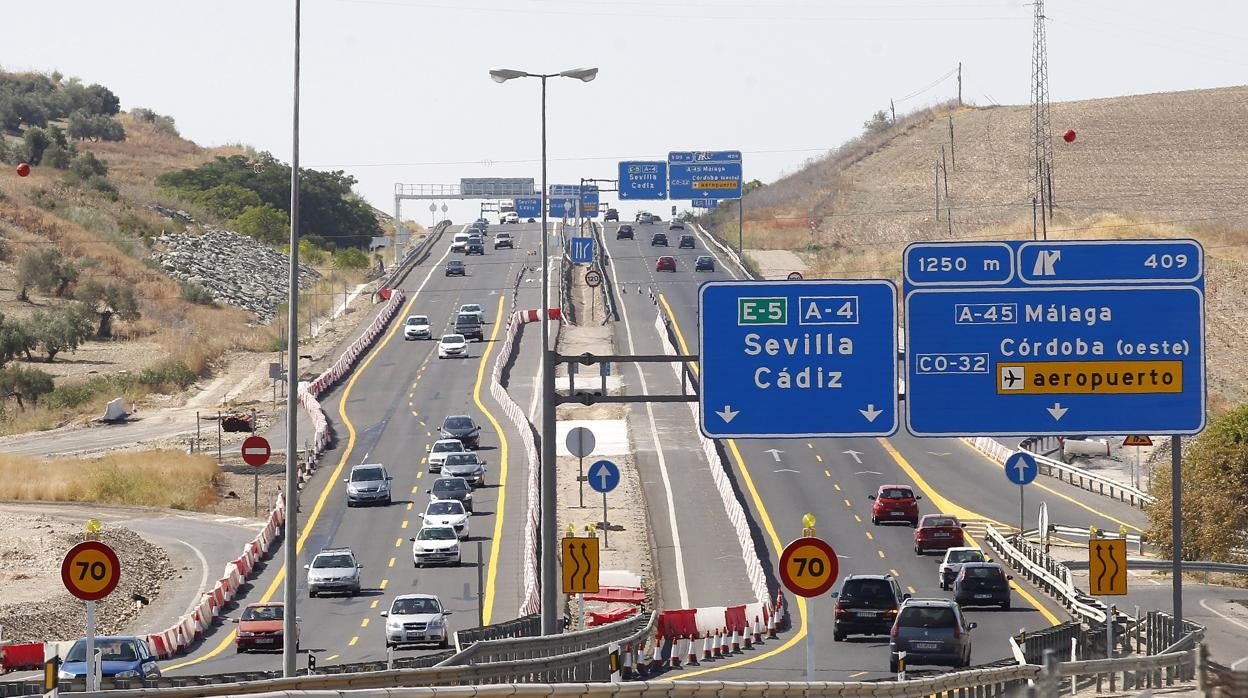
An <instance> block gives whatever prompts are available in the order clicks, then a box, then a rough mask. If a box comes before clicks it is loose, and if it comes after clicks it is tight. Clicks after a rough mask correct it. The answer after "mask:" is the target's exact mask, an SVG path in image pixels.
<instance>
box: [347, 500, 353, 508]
mask: <svg viewBox="0 0 1248 698" xmlns="http://www.w3.org/2000/svg"><path fill="white" fill-rule="evenodd" d="M353 506H355V502H353V501H351V500H350V499H348V500H347V508H348V509H350V508H351V507H353Z"/></svg>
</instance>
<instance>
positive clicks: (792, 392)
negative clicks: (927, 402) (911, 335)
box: [698, 280, 899, 438]
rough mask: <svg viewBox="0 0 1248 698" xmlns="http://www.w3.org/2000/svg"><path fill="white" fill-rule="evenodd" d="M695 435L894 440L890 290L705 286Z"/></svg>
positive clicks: (867, 284)
mask: <svg viewBox="0 0 1248 698" xmlns="http://www.w3.org/2000/svg"><path fill="white" fill-rule="evenodd" d="M698 302H699V308H698V317H699V323H698V330H699V335H698V337H699V342H700V344H699V346H700V347H701V357H700V360H699V362H700V364H701V369H702V383H701V390H700V391H699V407H700V409H701V417H702V418H701V425H702V433H703V434H705V435H706V436H708V437H710V438H733V437H736V438H743V437H745V438H773V437H781V438H783V437H825V436H826V437H838V436H887V435H889V434H892V433H893V432H895V431H896V430H897V425H898V421H899V420H898V414H897V378H898V375H897V349H896V347H897V343H896V337H897V288H896V286H894V285H893V283H892V282H891V281H883V280H855V281H846V280H823V281H710V282H707V283H704V284H702V287H701V288H700V289H699V293H698Z"/></svg>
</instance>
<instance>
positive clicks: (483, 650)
mask: <svg viewBox="0 0 1248 698" xmlns="http://www.w3.org/2000/svg"><path fill="white" fill-rule="evenodd" d="M658 617H659V616H658V614H657V613H653V612H652V613H650V614H649V615H648V616H639V615H634V616H630V617H628V618H625V619H624V620H618V621H616V622H614V623H608V624H607V625H601V626H598V627H596V628H589V629H587V630H579V631H577V632H572V633H560V634H558V635H540V636H537V637H526V638H522V639H514V638H513V639H498V640H483V641H481V642H478V643H476V644H474V645H472V646H470V647H466V648H464V649H463V650H462V651H460V652H458V653H456V654H455V655H454V656H453V657H450V658H449V659H447V660H446V661H444V662H442V663H441V664H439V665H438V666H440V667H453V666H464V665H480V664H486V663H497V662H507V661H521V660H530V659H540V658H542V657H547V656H550V655H563V654H567V653H569V652H579V651H582V650H587V649H593V648H595V647H597V648H605V647H606V645H607V644H608V643H611V642H617V643H627V642H631V641H634V640H637V639H641V638H644V637H646V636H647V635H648V634H649V632H650V630H652V629H653V628H654V624H655V623H656V622H657V621H658Z"/></svg>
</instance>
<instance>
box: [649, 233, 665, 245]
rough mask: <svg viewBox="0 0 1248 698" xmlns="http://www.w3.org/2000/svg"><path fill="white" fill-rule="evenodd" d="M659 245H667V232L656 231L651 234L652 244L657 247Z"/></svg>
mask: <svg viewBox="0 0 1248 698" xmlns="http://www.w3.org/2000/svg"><path fill="white" fill-rule="evenodd" d="M657 245H662V246H663V247H667V233H655V234H654V235H651V236H650V246H651V247H655V246H657Z"/></svg>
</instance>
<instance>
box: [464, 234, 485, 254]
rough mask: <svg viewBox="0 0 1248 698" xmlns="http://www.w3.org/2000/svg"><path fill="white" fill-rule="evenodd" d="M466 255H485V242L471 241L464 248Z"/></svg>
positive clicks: (479, 240) (478, 239) (479, 239)
mask: <svg viewBox="0 0 1248 698" xmlns="http://www.w3.org/2000/svg"><path fill="white" fill-rule="evenodd" d="M464 254H466V255H472V254H480V255H483V254H485V241H484V240H482V239H481V238H475V239H469V240H468V246H467V247H465V248H464Z"/></svg>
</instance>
